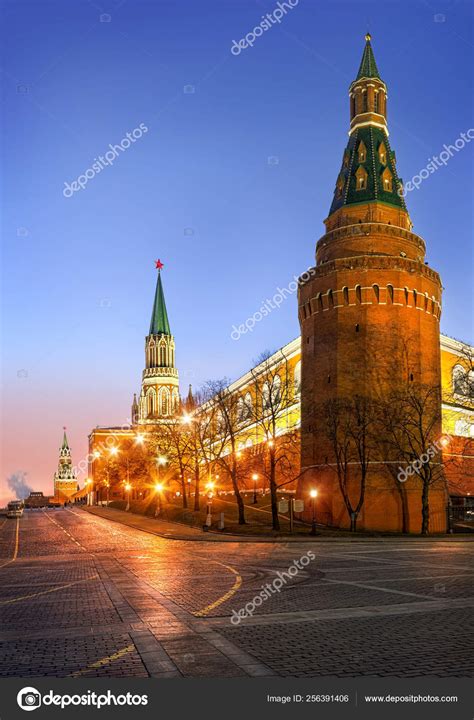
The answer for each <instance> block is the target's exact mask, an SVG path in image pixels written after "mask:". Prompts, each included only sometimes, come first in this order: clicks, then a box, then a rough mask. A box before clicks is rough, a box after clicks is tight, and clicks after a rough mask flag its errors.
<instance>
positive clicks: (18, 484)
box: [7, 470, 32, 500]
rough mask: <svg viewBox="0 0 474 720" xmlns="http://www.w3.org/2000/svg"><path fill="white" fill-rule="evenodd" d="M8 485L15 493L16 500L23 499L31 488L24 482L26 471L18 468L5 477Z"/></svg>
mask: <svg viewBox="0 0 474 720" xmlns="http://www.w3.org/2000/svg"><path fill="white" fill-rule="evenodd" d="M7 483H8V487H9V488H10V490H11V491H12V492H14V493H15V496H16V498H17V500H24V499H25V498H27V497H28V495H29V494H30V492H31V490H32V488H31V487H30V486H29V485H28V483H27V482H26V472H23V470H18V471H17V472H14V473H12V474H11V475H10V477H9V478H7Z"/></svg>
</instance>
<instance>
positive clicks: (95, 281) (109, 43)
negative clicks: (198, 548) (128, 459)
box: [0, 0, 474, 495]
mask: <svg viewBox="0 0 474 720" xmlns="http://www.w3.org/2000/svg"><path fill="white" fill-rule="evenodd" d="M275 7H276V2H268V1H266V0H265V1H264V0H261V1H259V2H255V0H248V1H247V0H239V1H238V2H237V1H235V2H230V1H228V0H225V1H223V0H220V1H213V0H202V1H201V2H194V1H191V0H175V2H168V1H166V2H161V1H156V2H143V1H142V0H134V1H133V2H132V0H126V1H125V2H123V0H122V2H120V1H119V0H116V2H105V0H99V1H98V2H96V0H93V1H90V2H87V1H82V2H76V1H75V0H68V2H67V3H66V2H64V0H60V1H58V2H56V1H55V0H51V1H50V2H32V3H29V2H21V1H19V0H17V1H16V2H4V3H3V36H2V39H1V48H2V51H1V52H2V61H1V65H2V69H3V76H2V77H3V106H2V108H3V109H2V124H3V127H4V140H3V148H2V155H3V168H4V172H3V208H4V212H3V268H4V274H3V285H2V295H3V301H4V307H6V309H7V312H6V313H5V316H4V320H3V340H4V343H3V347H4V357H3V371H4V393H3V394H4V403H3V408H4V417H3V425H4V433H3V434H4V453H3V455H4V463H3V468H2V475H1V477H2V482H4V479H5V477H6V476H7V475H8V474H9V473H11V472H13V471H15V470H18V469H22V470H24V471H26V472H27V473H28V477H29V479H30V482H31V484H32V485H34V486H35V487H38V488H40V489H45V491H51V478H52V474H53V472H54V470H55V466H56V461H57V450H58V447H59V444H60V440H61V432H62V431H61V428H62V425H67V426H68V428H69V434H70V436H71V444H72V449H73V453H74V456H75V459H76V461H78V460H79V459H80V458H81V457H83V456H84V454H85V453H86V452H87V434H88V432H89V431H90V429H91V428H92V427H93V426H95V425H96V424H108V423H111V424H115V423H116V424H121V423H123V422H125V420H126V418H127V417H128V414H129V405H130V401H131V397H132V394H133V392H134V391H138V390H139V386H140V376H141V370H142V367H143V363H144V357H143V346H144V336H145V335H146V332H147V330H148V325H149V320H150V313H151V307H152V302H153V295H154V286H155V280H156V275H155V269H154V260H155V259H156V258H161V259H162V261H163V262H164V263H165V268H164V271H163V282H164V287H165V293H166V298H167V304H168V311H169V316H170V322H171V327H172V330H173V332H174V334H175V337H176V343H177V363H178V367H179V370H180V376H181V384H182V392H183V393H184V392H185V390H186V389H187V384H188V383H189V382H191V383H193V385H195V386H198V385H199V384H200V383H201V382H203V381H205V380H206V379H209V378H219V377H223V376H228V377H230V378H234V377H237V376H238V375H240V374H241V373H243V372H245V371H246V370H247V369H248V368H249V367H250V365H251V363H252V360H253V359H254V358H256V357H257V356H258V355H260V353H261V352H262V351H263V350H265V349H270V350H274V349H276V348H278V347H280V346H281V345H283V344H285V343H286V342H288V341H289V340H291V339H293V338H294V337H296V335H297V334H298V332H299V328H298V321H297V312H296V296H295V295H293V296H292V297H290V298H288V299H287V300H286V301H285V302H284V303H283V305H282V306H281V307H280V309H279V310H277V311H275V312H273V313H272V314H271V315H270V316H268V317H267V318H266V319H265V320H264V321H262V322H261V323H259V324H258V325H256V327H255V329H254V331H253V332H252V333H248V334H246V335H245V336H243V337H241V339H240V340H239V341H234V340H232V339H231V337H230V333H231V331H232V326H233V325H234V324H235V325H238V324H240V323H242V322H244V321H245V320H246V319H247V318H248V317H250V316H252V315H253V314H254V313H255V311H256V310H258V308H259V307H260V305H261V304H262V301H264V300H265V299H266V298H267V297H270V298H271V297H272V296H273V295H274V294H275V293H276V292H277V288H278V287H280V288H283V287H285V286H287V285H288V283H290V282H291V280H292V279H293V276H294V275H298V274H299V273H301V272H302V271H304V270H305V269H306V268H308V267H309V266H310V265H311V264H313V262H314V248H315V243H316V240H317V239H318V238H319V237H320V236H321V235H322V234H323V229H324V226H323V224H322V221H323V219H324V218H325V217H326V215H327V212H328V209H329V206H330V202H331V198H332V193H333V189H334V184H335V180H336V176H337V173H338V170H339V167H340V159H341V155H342V151H343V148H344V146H345V144H346V140H347V129H348V96H347V89H348V85H349V83H350V82H351V80H352V79H354V77H355V75H356V72H357V69H358V65H359V62H360V58H361V55H362V50H363V45H364V34H365V32H366V30H367V27H369V28H370V31H371V33H372V36H373V43H372V44H373V48H374V52H375V56H376V60H377V63H378V66H379V70H380V72H381V75H382V78H383V79H384V80H385V82H386V83H387V85H388V89H389V100H388V102H389V108H388V120H389V129H390V132H391V135H390V137H391V143H392V147H393V148H394V149H395V151H396V154H397V165H398V169H399V172H400V175H401V176H402V177H403V178H404V179H405V180H407V179H409V178H411V177H412V176H413V175H414V174H416V173H417V172H419V170H420V169H421V168H423V167H425V166H426V164H427V162H428V158H429V157H431V156H432V155H433V154H436V155H437V154H438V153H439V152H440V151H441V150H442V149H443V145H444V144H445V143H446V144H452V143H454V141H455V140H456V139H457V138H458V137H459V136H460V133H461V132H466V131H467V130H468V129H469V128H471V127H474V117H473V113H472V96H473V87H472V86H473V73H472V67H474V63H473V57H472V55H473V37H472V4H471V3H468V2H457V1H456V0H452V1H451V2H445V3H443V2H439V3H438V2H432V1H431V0H430V1H429V2H425V1H416V0H410V1H409V2H402V1H399V2H377V3H375V2H363V1H359V2H348V3H343V2H325V3H323V2H319V1H318V2H316V1H314V0H300V1H299V3H298V5H297V6H296V7H295V8H294V9H293V10H291V11H288V12H287V14H286V16H285V17H284V18H283V19H282V22H281V24H280V25H278V26H274V27H272V28H271V29H270V30H269V31H268V32H266V33H264V35H263V36H262V37H259V38H258V39H257V40H256V42H255V45H254V47H252V48H247V49H245V50H243V51H242V52H241V54H240V55H238V56H234V55H232V54H231V52H230V48H231V45H232V42H233V40H239V39H240V38H242V37H243V36H244V35H245V34H247V33H248V32H249V31H251V30H252V29H253V28H254V27H255V26H256V25H257V24H258V23H259V22H260V21H261V16H262V15H263V14H265V13H267V12H271V11H273V10H274V9H275ZM104 15H105V17H104ZM101 16H102V18H101ZM104 20H108V21H104ZM141 123H144V124H145V125H146V126H147V128H148V132H147V133H145V134H144V135H143V136H142V137H141V138H140V139H138V140H137V141H136V142H135V143H133V144H132V145H131V147H130V148H129V149H127V150H126V151H125V152H123V153H121V154H120V156H119V157H118V158H117V159H116V160H115V162H114V164H113V166H111V167H106V168H105V169H103V170H102V172H100V173H99V174H97V175H96V176H95V177H94V178H92V179H90V180H89V181H88V183H87V185H86V187H85V189H84V190H81V191H79V192H76V193H75V194H74V195H73V196H72V197H70V198H65V197H64V196H63V193H62V191H63V188H64V183H65V182H71V181H73V180H74V179H76V178H77V177H78V176H79V175H80V174H82V173H84V172H85V171H86V169H87V168H90V167H91V165H92V163H93V161H94V158H96V157H98V156H99V155H104V153H105V152H106V151H107V150H108V149H109V147H108V146H109V144H112V145H113V144H116V143H118V142H120V141H121V139H122V138H124V137H125V135H126V133H127V132H131V131H133V129H134V128H137V127H139V125H140V124H141ZM473 149H474V142H473V143H472V144H471V145H466V147H465V148H464V149H463V150H462V151H460V152H459V153H457V154H456V155H455V157H453V158H452V159H451V160H450V162H449V163H448V165H447V167H445V168H441V169H439V170H438V171H437V172H436V173H435V174H434V175H432V176H430V178H429V179H427V180H426V181H425V182H424V183H423V184H422V186H421V188H420V189H419V190H418V191H414V192H412V193H410V194H409V195H408V197H407V204H408V207H409V210H410V213H411V217H412V220H413V222H414V231H415V232H417V233H418V234H420V235H421V236H422V237H423V238H424V239H425V241H426V243H427V248H428V252H427V259H428V261H429V263H430V265H431V266H432V267H434V268H435V269H437V270H439V271H440V273H441V275H442V279H443V284H444V287H445V291H444V312H443V318H442V331H443V332H445V333H447V334H449V335H452V336H455V337H457V338H461V339H465V340H471V339H472V312H471V303H472V299H471V297H472V254H471V253H472V153H473ZM269 158H270V160H269ZM0 495H1V493H0Z"/></svg>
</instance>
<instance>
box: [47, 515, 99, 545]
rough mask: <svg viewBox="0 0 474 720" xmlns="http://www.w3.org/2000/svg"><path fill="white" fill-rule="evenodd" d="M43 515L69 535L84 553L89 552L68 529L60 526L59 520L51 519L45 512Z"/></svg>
mask: <svg viewBox="0 0 474 720" xmlns="http://www.w3.org/2000/svg"><path fill="white" fill-rule="evenodd" d="M43 514H44V515H46V517H47V518H48V520H50V521H51V522H52V523H54V524H55V525H57V526H58V528H60V529H61V530H62V531H63V533H65V534H66V535H68V536H69V537H70V539H71V540H72V541H73V542H75V543H76V545H77V546H78V547H80V548H81V550H84V552H88V550H87V549H86V548H85V547H84V546H83V545H81V543H80V542H78V541H77V540H76V538H75V537H73V536H72V535H71V533H70V532H68V531H67V530H66V528H63V526H62V525H60V524H59V523H58V521H57V520H53V518H52V517H50V516H49V515H48V513H47V512H46V511H45V510H43Z"/></svg>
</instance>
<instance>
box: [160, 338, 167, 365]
mask: <svg viewBox="0 0 474 720" xmlns="http://www.w3.org/2000/svg"><path fill="white" fill-rule="evenodd" d="M160 366H161V367H165V366H166V346H165V344H164V343H161V345H160Z"/></svg>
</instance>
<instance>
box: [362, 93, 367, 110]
mask: <svg viewBox="0 0 474 720" xmlns="http://www.w3.org/2000/svg"><path fill="white" fill-rule="evenodd" d="M367 110H368V108H367V91H366V90H362V112H367Z"/></svg>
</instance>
